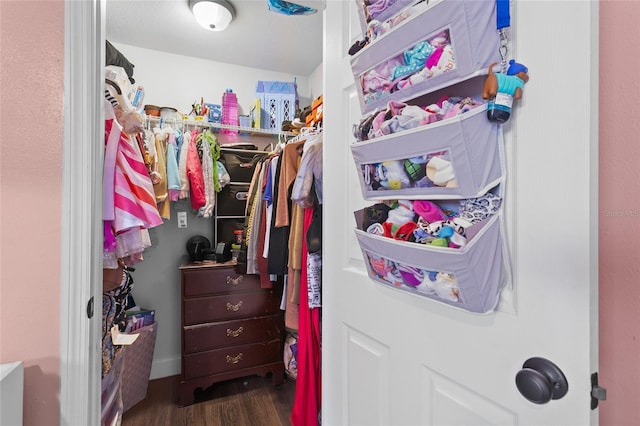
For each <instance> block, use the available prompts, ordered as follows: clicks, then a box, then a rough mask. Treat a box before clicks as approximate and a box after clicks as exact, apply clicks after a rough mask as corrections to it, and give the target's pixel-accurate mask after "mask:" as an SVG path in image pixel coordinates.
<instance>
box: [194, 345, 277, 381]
mask: <svg viewBox="0 0 640 426" xmlns="http://www.w3.org/2000/svg"><path fill="white" fill-rule="evenodd" d="M281 346H282V341H281V340H279V339H278V340H272V341H270V342H264V343H252V344H248V345H239V346H231V347H228V348H224V349H216V350H213V351H207V352H199V353H195V354H190V355H185V356H184V357H183V362H182V365H183V377H182V378H183V380H190V379H194V378H197V377H202V376H208V375H212V374H219V373H226V372H229V371H235V370H241V369H243V368H248V367H254V366H257V365H261V364H267V363H273V362H278V361H282V356H281V352H280V350H281Z"/></svg>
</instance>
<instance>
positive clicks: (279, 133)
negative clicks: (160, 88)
mask: <svg viewBox="0 0 640 426" xmlns="http://www.w3.org/2000/svg"><path fill="white" fill-rule="evenodd" d="M144 117H145V120H148V121H149V122H155V123H160V121H161V120H162V121H163V122H164V123H166V124H169V125H171V124H172V125H173V126H174V127H175V126H176V125H186V126H200V127H209V128H211V129H227V130H237V131H239V132H243V133H252V134H260V135H266V136H296V134H295V133H293V132H286V131H282V130H280V131H278V130H270V129H257V128H255V127H240V126H231V125H229V124H221V123H211V122H209V121H196V120H179V119H177V118H164V119H163V118H162V117H155V116H149V115H145V116H144Z"/></svg>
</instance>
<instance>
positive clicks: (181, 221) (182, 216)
mask: <svg viewBox="0 0 640 426" xmlns="http://www.w3.org/2000/svg"><path fill="white" fill-rule="evenodd" d="M186 227H187V212H178V228H186Z"/></svg>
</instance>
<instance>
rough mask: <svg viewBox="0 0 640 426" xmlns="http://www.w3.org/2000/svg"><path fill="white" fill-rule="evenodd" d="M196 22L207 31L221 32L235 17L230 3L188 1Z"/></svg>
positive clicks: (208, 0) (220, 1) (219, 0)
mask: <svg viewBox="0 0 640 426" xmlns="http://www.w3.org/2000/svg"><path fill="white" fill-rule="evenodd" d="M189 7H191V11H192V12H193V15H194V16H195V17H196V21H198V24H200V25H201V26H202V27H203V28H206V29H207V30H209V31H222V30H224V29H225V28H227V27H228V26H229V23H230V22H231V20H232V19H233V17H234V16H235V10H234V9H233V6H231V3H229V2H228V1H225V0H189Z"/></svg>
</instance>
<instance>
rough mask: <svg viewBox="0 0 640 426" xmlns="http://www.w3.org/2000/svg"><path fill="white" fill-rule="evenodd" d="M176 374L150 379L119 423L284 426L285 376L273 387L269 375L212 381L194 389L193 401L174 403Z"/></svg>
mask: <svg viewBox="0 0 640 426" xmlns="http://www.w3.org/2000/svg"><path fill="white" fill-rule="evenodd" d="M179 381H180V376H171V377H165V378H162V379H156V380H151V381H150V382H149V387H148V389H147V397H146V398H145V399H144V400H142V401H140V402H139V403H138V404H136V405H135V406H133V407H132V408H130V409H129V410H128V411H127V412H125V413H124V416H123V419H122V425H123V426H280V425H283V426H288V425H291V421H290V420H289V417H290V415H291V409H292V407H293V400H294V396H295V381H294V380H291V379H289V378H286V379H285V382H284V384H283V385H281V386H274V385H273V382H272V380H271V375H268V376H266V377H259V376H250V377H244V378H241V379H235V380H229V381H226V382H221V383H216V384H214V385H213V386H211V387H210V388H208V389H206V390H204V391H199V390H197V391H196V402H195V404H193V405H189V406H187V407H179V406H178V392H177V389H178V383H179Z"/></svg>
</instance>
